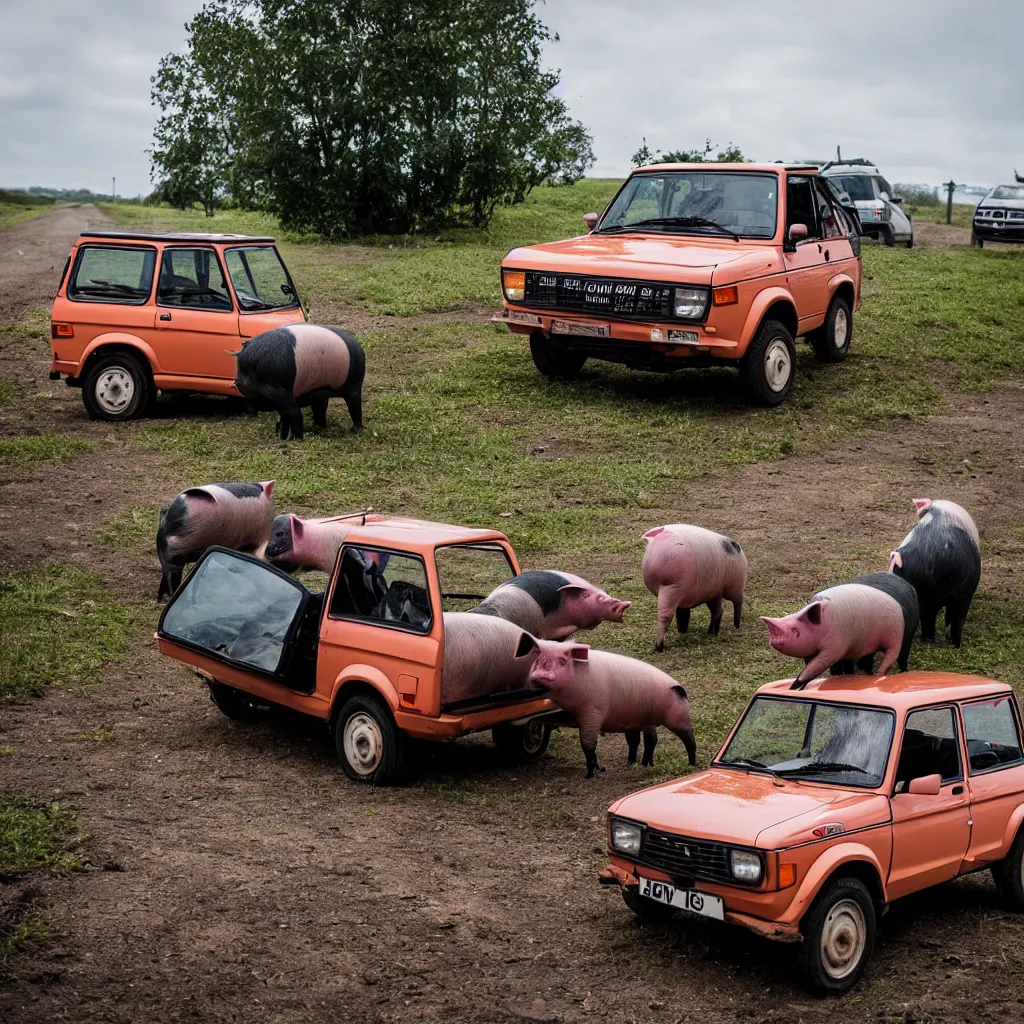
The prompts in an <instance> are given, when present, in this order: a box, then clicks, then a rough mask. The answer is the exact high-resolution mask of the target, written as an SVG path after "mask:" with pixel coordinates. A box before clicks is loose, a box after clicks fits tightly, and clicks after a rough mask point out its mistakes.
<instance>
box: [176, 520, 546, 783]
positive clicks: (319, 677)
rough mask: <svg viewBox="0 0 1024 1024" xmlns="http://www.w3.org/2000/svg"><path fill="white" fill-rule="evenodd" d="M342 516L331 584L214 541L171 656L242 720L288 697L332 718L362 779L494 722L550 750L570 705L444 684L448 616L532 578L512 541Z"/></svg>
mask: <svg viewBox="0 0 1024 1024" xmlns="http://www.w3.org/2000/svg"><path fill="white" fill-rule="evenodd" d="M339 518H346V519H348V520H349V521H350V522H352V524H353V525H352V529H351V530H350V531H349V533H348V534H347V535H346V537H345V541H344V544H343V545H342V547H341V550H340V551H339V553H338V559H337V561H336V563H335V568H334V572H333V574H332V576H331V578H330V580H329V581H328V583H327V587H326V589H325V591H324V592H322V593H316V592H313V591H310V590H308V589H307V588H306V587H305V586H303V585H302V584H301V583H300V582H299V581H298V580H295V579H293V578H292V577H291V576H288V575H286V574H285V573H283V572H281V570H279V569H277V568H276V567H275V566H273V565H270V564H269V563H267V562H263V561H261V560H260V559H258V558H256V557H254V556H251V555H244V554H241V553H240V552H238V551H231V550H228V549H227V548H220V547H212V548H209V549H207V551H206V552H205V553H204V555H203V557H202V558H201V559H200V560H199V562H198V563H197V564H196V567H195V569H194V570H193V571H192V573H191V574H190V575H189V577H188V578H187V579H186V580H185V582H184V583H183V584H182V586H181V587H180V589H179V590H178V591H177V592H176V593H175V594H174V596H173V597H172V598H171V600H170V601H169V602H168V604H167V606H166V607H165V608H164V610H163V612H162V614H161V616H160V621H159V625H158V627H157V639H158V641H159V645H160V650H161V652H162V653H164V654H167V655H170V656H171V657H172V658H177V659H178V660H179V661H183V662H185V663H186V664H188V665H191V666H192V667H193V668H195V669H196V670H198V672H199V674H200V675H201V676H202V678H203V679H204V680H205V681H206V683H207V685H208V686H209V689H210V695H211V697H212V698H213V701H214V703H215V704H216V705H217V707H218V708H220V710H221V711H223V712H224V714H226V715H228V716H230V717H232V718H248V717H252V716H253V715H255V714H258V713H259V710H260V707H261V705H262V706H266V705H278V706H282V707H286V708H290V709H291V710H293V711H297V712H300V713H302V714H305V715H309V716H311V717H313V718H317V719H319V720H321V721H322V722H324V724H325V725H326V726H327V727H328V728H329V729H330V730H331V731H332V733H333V735H334V739H335V744H336V747H337V752H338V757H339V758H340V760H341V763H342V765H343V767H344V769H345V771H346V773H347V774H348V775H349V776H350V777H351V778H353V779H355V780H357V781H360V782H371V783H376V784H384V783H387V782H389V781H391V780H393V779H395V778H396V777H399V776H400V775H401V774H402V773H403V757H404V751H405V748H406V738H407V737H413V738H417V739H422V740H452V739H455V738H456V737H458V736H462V735H465V734H466V733H470V732H476V731H480V730H485V729H490V730H491V731H492V736H493V739H494V741H495V743H496V744H497V745H498V746H499V747H501V748H503V749H504V750H506V751H507V752H508V753H510V754H513V755H514V756H517V757H519V758H521V759H528V760H529V759H534V758H537V757H540V756H541V755H542V754H543V753H544V752H545V750H546V749H547V745H548V739H549V736H550V731H551V724H552V721H553V718H554V716H555V715H557V714H559V712H558V709H557V708H556V707H555V705H554V704H552V703H551V701H549V700H547V699H546V698H545V697H543V696H542V694H543V691H542V690H541V689H538V688H528V687H525V686H524V687H523V688H521V689H515V690H509V689H506V690H503V691H502V692H500V693H487V694H482V695H477V696H475V697H473V698H470V699H462V700H451V699H450V697H449V695H448V694H446V692H445V687H444V685H443V680H442V670H443V668H444V661H445V625H444V612H448V611H466V610H468V609H469V608H471V607H473V606H475V605H476V604H478V603H479V602H480V601H482V600H483V599H484V597H486V595H487V594H489V593H490V591H491V590H492V589H493V588H494V587H495V586H497V585H498V584H499V583H503V582H504V581H505V580H508V579H510V578H511V577H513V576H515V575H517V574H518V572H519V564H518V562H517V561H516V556H515V552H514V551H513V550H512V546H511V544H510V543H509V541H508V538H507V537H506V536H505V535H504V534H503V533H500V532H498V531H496V530H477V529H469V528H466V527H461V526H447V525H443V524H440V523H429V522H423V521H421V520H417V519H405V518H401V517H397V516H385V515H379V514H376V513H358V514H357V515H356V516H349V517H339ZM357 520H358V521H357ZM370 566H373V569H372V572H371V573H367V569H368V567H370Z"/></svg>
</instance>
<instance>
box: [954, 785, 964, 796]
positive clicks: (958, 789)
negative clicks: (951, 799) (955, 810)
mask: <svg viewBox="0 0 1024 1024" xmlns="http://www.w3.org/2000/svg"><path fill="white" fill-rule="evenodd" d="M963 791H964V787H963V786H954V787H953V791H952V792H953V796H959V795H960V794H961V793H962V792H963Z"/></svg>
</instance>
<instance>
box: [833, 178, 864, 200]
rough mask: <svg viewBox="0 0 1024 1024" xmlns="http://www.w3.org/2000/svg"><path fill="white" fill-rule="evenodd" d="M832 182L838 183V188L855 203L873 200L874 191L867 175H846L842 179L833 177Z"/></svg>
mask: <svg viewBox="0 0 1024 1024" xmlns="http://www.w3.org/2000/svg"><path fill="white" fill-rule="evenodd" d="M832 180H833V181H836V182H838V183H839V187H840V188H841V189H843V190H844V191H845V192H846V193H847V194H848V195H849V197H850V198H851V199H852V200H853V201H854V202H857V200H858V199H860V200H864V199H874V198H875V189H874V186H873V185H872V183H871V178H870V176H869V175H867V174H846V175H843V176H842V177H840V176H838V175H837V176H835V177H834V178H833V179H832Z"/></svg>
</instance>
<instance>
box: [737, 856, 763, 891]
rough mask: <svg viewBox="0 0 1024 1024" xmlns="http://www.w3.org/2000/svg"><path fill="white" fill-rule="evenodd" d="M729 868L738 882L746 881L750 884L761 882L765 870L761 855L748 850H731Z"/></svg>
mask: <svg viewBox="0 0 1024 1024" xmlns="http://www.w3.org/2000/svg"><path fill="white" fill-rule="evenodd" d="M729 870H730V871H731V872H732V877H733V878H735V879H736V881H737V882H746V883H747V884H748V885H756V884H757V883H758V882H760V881H761V875H762V873H763V871H764V869H763V868H762V866H761V858H760V856H758V854H756V853H750V852H749V851H747V850H730V851H729Z"/></svg>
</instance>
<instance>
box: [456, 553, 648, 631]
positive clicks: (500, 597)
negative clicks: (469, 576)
mask: <svg viewBox="0 0 1024 1024" xmlns="http://www.w3.org/2000/svg"><path fill="white" fill-rule="evenodd" d="M629 606H630V602H629V601H620V600H618V599H617V598H614V597H612V596H611V595H610V594H606V593H605V592H604V591H603V590H602V589H601V588H600V587H595V586H594V584H593V583H590V582H588V581H587V580H585V579H583V577H581V576H573V575H572V573H568V572H555V571H553V570H549V569H542V570H533V571H530V572H523V573H520V574H519V575H518V576H513V577H512V579H510V580H508V581H507V582H505V583H502V584H501V586H499V587H496V588H495V589H494V590H492V591H491V593H490V594H489V595H488V596H487V597H486V598H485V599H484V600H483V601H481V602H480V604H478V605H477V606H476V607H475V608H474V609H472V611H473V612H474V613H475V614H477V615H496V616H498V617H499V618H502V619H507V620H508V621H509V622H514V623H515V624H516V625H517V626H520V627H521V628H522V629H525V630H526V632H527V633H532V634H533V635H534V636H537V637H540V638H541V639H542V640H564V639H565V638H566V637H568V636H571V635H572V634H573V633H575V632H576V630H578V629H594V628H595V627H597V626H599V625H600V624H601V623H602V622H621V621H622V616H623V614H624V613H625V611H626V609H627V608H629Z"/></svg>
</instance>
